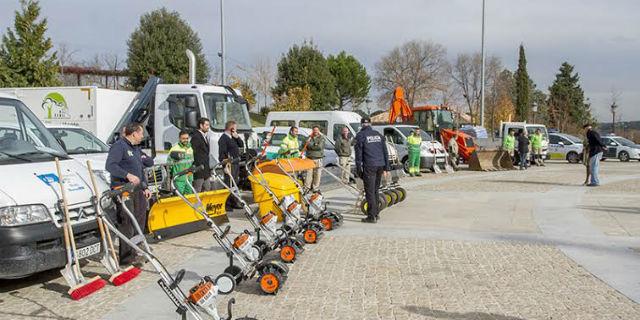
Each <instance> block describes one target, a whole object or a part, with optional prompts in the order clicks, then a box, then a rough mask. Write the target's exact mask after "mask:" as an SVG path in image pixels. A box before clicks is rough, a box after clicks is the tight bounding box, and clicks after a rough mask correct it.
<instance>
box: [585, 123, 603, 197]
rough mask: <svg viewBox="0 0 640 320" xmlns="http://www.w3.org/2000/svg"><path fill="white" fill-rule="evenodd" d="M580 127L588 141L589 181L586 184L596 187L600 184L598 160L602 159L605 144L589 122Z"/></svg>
mask: <svg viewBox="0 0 640 320" xmlns="http://www.w3.org/2000/svg"><path fill="white" fill-rule="evenodd" d="M582 128H583V129H584V130H585V133H586V135H587V141H588V142H589V169H590V171H591V172H590V173H591V182H590V183H589V184H588V185H587V186H589V187H597V186H599V185H600V160H602V153H603V152H604V151H605V150H607V145H605V144H604V142H602V139H600V134H599V133H598V132H597V131H595V130H593V129H592V127H591V124H585V125H584V126H583V127H582Z"/></svg>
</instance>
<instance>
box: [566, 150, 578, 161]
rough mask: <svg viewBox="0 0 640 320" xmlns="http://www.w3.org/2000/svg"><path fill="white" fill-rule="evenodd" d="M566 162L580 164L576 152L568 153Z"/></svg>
mask: <svg viewBox="0 0 640 320" xmlns="http://www.w3.org/2000/svg"><path fill="white" fill-rule="evenodd" d="M567 161H569V163H578V162H580V156H579V155H578V153H576V152H569V153H568V154H567Z"/></svg>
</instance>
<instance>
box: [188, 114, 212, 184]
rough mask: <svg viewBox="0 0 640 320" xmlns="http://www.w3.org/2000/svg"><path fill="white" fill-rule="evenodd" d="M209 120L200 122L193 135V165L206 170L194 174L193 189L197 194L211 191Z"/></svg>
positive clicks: (203, 119)
mask: <svg viewBox="0 0 640 320" xmlns="http://www.w3.org/2000/svg"><path fill="white" fill-rule="evenodd" d="M209 125H210V122H209V119H207V118H200V119H199V120H198V130H196V131H195V132H193V133H192V134H191V148H192V149H193V165H194V166H196V167H197V166H203V167H204V169H203V170H200V171H198V172H196V173H194V174H193V188H194V189H195V190H196V192H203V191H209V190H211V182H210V181H209V178H210V177H211V167H210V165H209V135H208V133H209Z"/></svg>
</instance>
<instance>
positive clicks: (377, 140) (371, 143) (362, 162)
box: [354, 126, 390, 171]
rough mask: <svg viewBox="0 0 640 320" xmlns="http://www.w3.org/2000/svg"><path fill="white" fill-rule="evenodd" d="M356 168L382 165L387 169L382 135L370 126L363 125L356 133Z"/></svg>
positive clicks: (385, 145)
mask: <svg viewBox="0 0 640 320" xmlns="http://www.w3.org/2000/svg"><path fill="white" fill-rule="evenodd" d="M354 148H355V152H356V170H358V171H362V168H363V167H384V169H385V170H387V171H389V170H390V166H389V155H388V153H387V144H386V143H385V140H384V137H383V136H382V135H381V134H380V133H378V132H377V131H375V130H373V129H372V128H371V127H370V126H363V127H362V129H361V130H360V132H358V134H357V135H356V144H355V147H354Z"/></svg>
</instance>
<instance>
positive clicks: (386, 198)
mask: <svg viewBox="0 0 640 320" xmlns="http://www.w3.org/2000/svg"><path fill="white" fill-rule="evenodd" d="M381 194H382V196H383V197H384V203H385V207H387V208H388V207H391V206H392V205H393V202H392V201H393V198H391V195H390V194H389V191H388V190H385V191H382V192H381Z"/></svg>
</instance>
